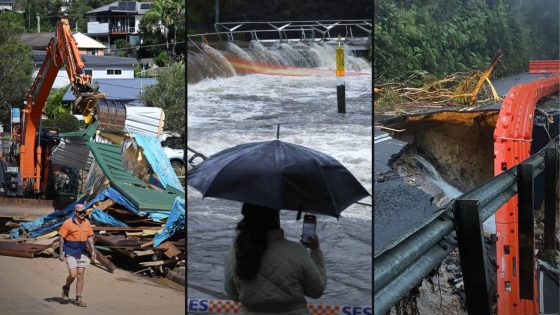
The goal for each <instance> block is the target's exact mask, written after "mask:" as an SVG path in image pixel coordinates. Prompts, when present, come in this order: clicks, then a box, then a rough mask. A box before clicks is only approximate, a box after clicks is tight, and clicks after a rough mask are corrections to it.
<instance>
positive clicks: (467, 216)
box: [374, 137, 559, 315]
mask: <svg viewBox="0 0 560 315" xmlns="http://www.w3.org/2000/svg"><path fill="white" fill-rule="evenodd" d="M558 141H559V137H556V138H555V139H554V140H552V141H551V142H550V143H549V144H548V145H547V146H546V147H544V148H543V149H541V150H540V151H539V152H537V153H536V154H534V155H532V156H531V157H529V158H528V159H527V160H525V161H523V162H522V163H520V164H518V165H516V166H514V167H512V168H511V169H509V170H507V171H506V172H504V173H502V174H500V175H498V176H496V177H494V178H492V179H491V180H489V181H487V182H486V183H484V184H482V185H480V186H479V187H477V188H475V189H473V190H471V191H470V192H468V193H465V194H463V195H462V196H460V197H459V198H458V199H457V200H456V201H455V202H454V203H453V204H452V205H451V206H450V207H449V208H447V209H446V210H445V211H443V213H441V214H440V215H439V216H438V217H437V218H435V219H434V220H433V221H431V222H430V223H429V224H427V225H426V226H424V227H423V228H421V229H420V230H418V231H416V232H415V233H413V234H411V235H410V236H409V237H407V238H406V239H404V240H403V241H401V242H400V243H399V244H397V245H396V246H394V247H393V248H391V249H389V250H387V251H385V252H383V253H381V254H380V255H379V256H377V257H375V258H374V299H375V303H374V314H385V313H386V312H387V311H388V310H390V308H391V307H392V306H394V305H395V304H397V303H398V302H399V301H400V300H401V299H402V298H403V297H405V296H406V295H407V294H408V293H409V291H410V290H411V289H413V288H414V287H415V286H417V285H418V284H419V283H420V282H421V281H422V279H423V278H424V277H426V276H427V275H428V274H429V273H430V271H432V270H433V269H434V268H436V267H437V266H438V265H439V264H440V263H441V262H442V260H443V259H444V258H445V257H446V256H447V255H448V254H449V253H450V252H451V251H452V250H453V249H454V248H455V247H456V246H457V245H459V252H460V258H461V267H462V271H463V279H464V283H465V292H466V297H467V308H468V311H469V314H480V315H483V314H491V312H490V308H489V306H490V298H489V295H488V289H487V275H486V270H485V268H484V256H485V254H486V253H485V248H484V246H483V239H482V233H481V231H482V222H484V221H486V220H487V219H488V218H489V217H490V216H491V215H492V214H494V213H495V212H496V211H497V210H498V209H499V208H500V207H501V206H503V205H504V204H505V203H506V202H507V201H508V200H509V199H511V197H513V196H514V195H516V194H517V193H518V191H519V195H520V199H521V200H522V201H520V206H521V205H524V206H522V208H520V209H519V210H520V213H522V212H523V213H524V214H525V215H524V216H523V221H522V220H521V219H520V222H519V224H521V225H522V226H523V228H520V230H523V229H525V230H526V229H527V226H528V224H529V223H528V222H529V220H530V219H532V206H531V207H526V206H527V205H528V204H529V203H528V202H527V201H523V200H531V201H532V194H533V191H532V190H531V187H532V185H530V184H529V183H533V181H534V179H535V178H536V177H537V176H538V175H540V174H541V173H542V172H543V171H545V170H546V173H545V183H546V188H545V216H546V215H551V213H554V212H555V210H554V207H555V206H556V205H555V203H556V198H557V194H558V191H556V189H555V188H556V183H557V182H558V174H557V173H558V161H559V159H558V156H559V155H558V150H559V144H558ZM551 186H552V187H554V188H551ZM520 187H521V189H520ZM531 205H532V203H531ZM529 209H530V210H529ZM546 221H552V222H550V223H551V224H552V226H551V225H550V224H548V225H545V235H546V233H547V231H548V233H550V230H551V229H552V230H553V229H554V223H555V220H554V218H553V219H552V220H550V219H549V218H547V219H546ZM531 224H532V221H531ZM520 242H521V241H520ZM525 243H527V244H528V243H529V242H525ZM525 243H524V244H523V246H524V247H525V248H526V247H527V244H525ZM533 246H534V244H533ZM528 250H529V249H528ZM521 271H523V272H525V273H527V272H529V270H527V269H526V268H525V269H520V272H521ZM529 276H530V275H529ZM529 276H527V275H524V277H529Z"/></svg>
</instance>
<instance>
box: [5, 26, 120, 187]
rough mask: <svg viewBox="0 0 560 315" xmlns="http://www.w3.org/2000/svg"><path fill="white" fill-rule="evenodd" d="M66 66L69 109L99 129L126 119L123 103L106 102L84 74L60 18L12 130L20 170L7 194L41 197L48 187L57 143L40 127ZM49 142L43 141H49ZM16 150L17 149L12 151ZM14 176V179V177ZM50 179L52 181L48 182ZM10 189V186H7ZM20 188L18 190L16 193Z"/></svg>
mask: <svg viewBox="0 0 560 315" xmlns="http://www.w3.org/2000/svg"><path fill="white" fill-rule="evenodd" d="M63 67H64V68H65V69H66V72H67V73H68V78H69V79H70V81H71V84H72V90H73V93H74V95H75V96H76V101H75V102H74V105H73V108H72V112H73V113H74V114H81V115H83V116H84V121H85V122H86V124H88V125H89V124H92V123H93V122H94V121H96V120H98V121H99V126H100V127H99V128H100V129H104V130H106V129H121V130H122V128H123V126H124V122H125V119H126V108H125V106H124V105H120V104H116V103H113V102H110V101H108V100H107V99H106V98H105V95H104V94H102V93H100V92H98V87H96V86H94V85H93V84H92V80H91V76H89V75H87V74H85V73H84V68H85V64H84V62H83V60H82V58H81V56H80V54H79V50H78V46H77V44H76V42H75V40H74V37H73V36H72V32H71V30H70V26H69V23H68V20H67V19H60V21H58V23H57V25H56V33H55V36H54V37H53V38H52V39H51V41H50V42H49V45H48V46H47V51H46V56H45V59H44V61H43V63H42V65H41V68H40V70H39V72H38V74H37V77H36V78H35V80H34V82H33V85H32V86H31V89H30V90H29V92H28V93H27V97H26V102H25V105H24V107H23V110H22V115H21V126H20V128H18V130H16V131H15V132H14V133H13V135H14V136H13V139H14V143H15V147H18V146H19V158H18V159H17V160H18V161H17V163H18V164H19V170H18V172H17V176H13V178H12V180H11V181H10V180H8V182H11V183H12V184H13V185H12V187H6V195H10V194H8V192H10V191H11V192H12V194H11V196H21V195H25V196H26V197H40V196H44V194H45V192H46V190H47V184H48V180H47V179H48V177H49V174H52V172H49V167H50V165H49V160H48V156H49V155H50V148H52V147H53V144H56V143H58V142H57V137H56V133H57V131H56V130H53V129H47V130H42V129H41V128H39V126H40V120H41V116H42V112H43V108H44V106H45V102H46V101H47V98H48V96H49V93H50V91H51V89H52V86H53V83H54V81H55V79H56V77H57V75H58V71H59V70H60V69H61V68H63ZM49 140H51V141H50V143H47V144H46V143H45V142H49ZM15 151H17V150H15ZM16 177H17V178H16ZM51 182H52V181H51ZM10 188H11V189H10ZM18 191H19V192H18Z"/></svg>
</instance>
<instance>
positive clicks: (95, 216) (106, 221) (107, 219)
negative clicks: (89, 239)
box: [91, 208, 127, 226]
mask: <svg viewBox="0 0 560 315" xmlns="http://www.w3.org/2000/svg"><path fill="white" fill-rule="evenodd" d="M91 220H92V221H93V222H94V223H100V224H102V225H105V226H107V225H109V226H127V225H126V224H124V223H122V222H121V221H119V220H117V219H115V218H113V217H112V216H111V215H109V214H108V213H106V212H103V211H101V210H99V209H97V208H95V209H93V211H92V212H91Z"/></svg>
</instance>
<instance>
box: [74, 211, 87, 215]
mask: <svg viewBox="0 0 560 315" xmlns="http://www.w3.org/2000/svg"><path fill="white" fill-rule="evenodd" d="M76 212H77V213H78V214H79V215H84V214H86V210H79V211H76Z"/></svg>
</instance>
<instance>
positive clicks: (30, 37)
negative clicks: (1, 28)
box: [19, 33, 54, 49]
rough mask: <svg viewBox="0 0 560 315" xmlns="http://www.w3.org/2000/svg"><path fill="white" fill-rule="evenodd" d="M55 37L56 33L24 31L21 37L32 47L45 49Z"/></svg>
mask: <svg viewBox="0 0 560 315" xmlns="http://www.w3.org/2000/svg"><path fill="white" fill-rule="evenodd" d="M53 37H54V33H24V34H21V35H20V37H19V39H20V40H21V41H22V42H24V43H26V44H28V45H29V46H31V49H45V48H47V46H48V45H49V42H50V41H51V38H53Z"/></svg>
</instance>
